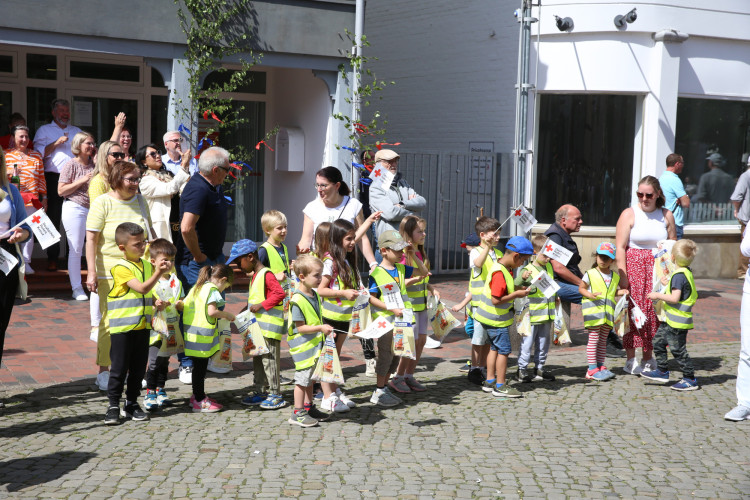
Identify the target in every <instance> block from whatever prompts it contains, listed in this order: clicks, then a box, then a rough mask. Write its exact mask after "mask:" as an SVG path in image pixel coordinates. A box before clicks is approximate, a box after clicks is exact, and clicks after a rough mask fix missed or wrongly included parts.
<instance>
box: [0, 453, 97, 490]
mask: <svg viewBox="0 0 750 500" xmlns="http://www.w3.org/2000/svg"><path fill="white" fill-rule="evenodd" d="M95 456H97V455H96V453H88V452H80V451H59V452H55V453H50V454H48V455H42V456H36V457H27V458H17V459H13V460H7V461H5V462H0V484H7V485H8V491H18V490H21V489H24V488H27V487H29V486H36V485H38V484H44V483H47V482H50V481H54V480H55V479H59V478H60V477H62V476H64V475H65V474H67V473H69V472H72V471H74V470H76V469H77V468H78V467H80V466H81V465H82V464H84V463H86V462H88V461H89V460H91V459H92V458H94V457H95Z"/></svg>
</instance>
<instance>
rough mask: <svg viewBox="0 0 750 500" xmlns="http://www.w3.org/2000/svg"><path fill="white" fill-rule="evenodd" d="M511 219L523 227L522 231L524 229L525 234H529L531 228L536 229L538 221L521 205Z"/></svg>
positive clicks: (514, 211)
mask: <svg viewBox="0 0 750 500" xmlns="http://www.w3.org/2000/svg"><path fill="white" fill-rule="evenodd" d="M510 218H511V219H513V222H515V223H516V224H518V225H519V226H521V229H523V232H524V233H528V232H529V231H531V228H532V227H534V224H536V219H535V218H534V216H533V215H531V214H530V213H529V211H528V210H526V207H524V206H523V205H519V206H518V208H516V209H515V210H513V213H512V214H511V216H510Z"/></svg>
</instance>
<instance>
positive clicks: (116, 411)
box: [104, 406, 120, 425]
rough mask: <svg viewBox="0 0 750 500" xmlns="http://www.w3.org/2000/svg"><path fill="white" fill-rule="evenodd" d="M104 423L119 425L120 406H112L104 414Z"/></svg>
mask: <svg viewBox="0 0 750 500" xmlns="http://www.w3.org/2000/svg"><path fill="white" fill-rule="evenodd" d="M104 423H105V424H107V425H117V424H119V423H120V407H119V406H110V407H109V408H107V413H105V414H104Z"/></svg>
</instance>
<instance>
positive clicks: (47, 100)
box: [26, 87, 57, 133]
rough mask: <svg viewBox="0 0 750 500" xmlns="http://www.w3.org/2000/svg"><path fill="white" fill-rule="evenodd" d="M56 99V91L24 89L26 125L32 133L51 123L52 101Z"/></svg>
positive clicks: (36, 88)
mask: <svg viewBox="0 0 750 500" xmlns="http://www.w3.org/2000/svg"><path fill="white" fill-rule="evenodd" d="M55 99H57V89H45V88H38V87H26V113H27V115H26V123H27V124H28V126H29V128H30V129H31V132H32V133H36V131H37V129H38V128H39V127H41V126H42V125H44V124H46V123H49V122H51V121H52V101H54V100H55Z"/></svg>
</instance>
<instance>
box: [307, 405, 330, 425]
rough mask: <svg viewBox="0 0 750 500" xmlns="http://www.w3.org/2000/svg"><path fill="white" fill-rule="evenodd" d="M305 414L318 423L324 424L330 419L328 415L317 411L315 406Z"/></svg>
mask: <svg viewBox="0 0 750 500" xmlns="http://www.w3.org/2000/svg"><path fill="white" fill-rule="evenodd" d="M307 414H308V415H310V416H311V417H312V418H314V419H315V420H317V421H319V422H325V421H326V420H328V419H329V418H331V414H330V413H326V412H324V411H320V410H318V408H317V407H316V406H315V405H312V406H311V407H310V409H309V410H307Z"/></svg>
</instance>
